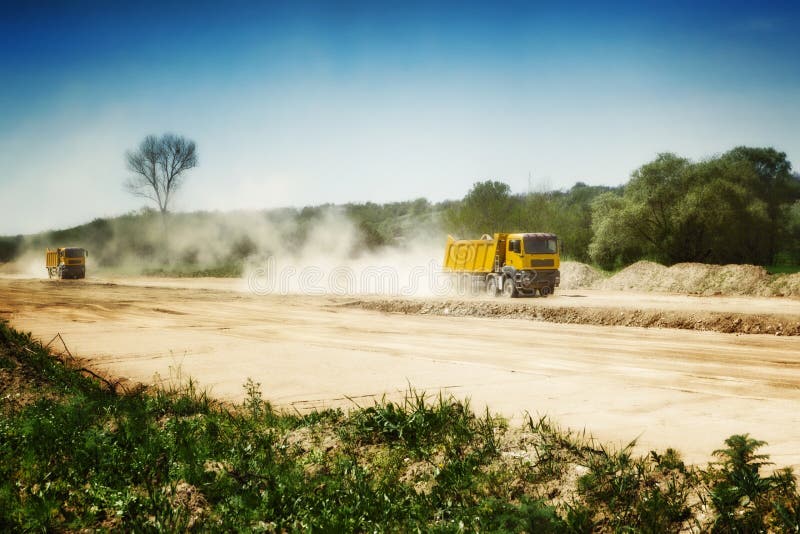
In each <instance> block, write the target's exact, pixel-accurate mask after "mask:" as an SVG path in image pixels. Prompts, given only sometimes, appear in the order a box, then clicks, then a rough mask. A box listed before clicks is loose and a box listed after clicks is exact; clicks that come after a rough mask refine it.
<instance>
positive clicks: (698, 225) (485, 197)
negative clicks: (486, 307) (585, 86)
mask: <svg viewBox="0 0 800 534" xmlns="http://www.w3.org/2000/svg"><path fill="white" fill-rule="evenodd" d="M179 140H180V139H179ZM145 141H147V140H145ZM152 141H158V143H156V145H157V146H166V147H167V148H169V147H170V146H173V145H174V146H178V147H179V149H177V148H176V149H175V150H172V151H171V152H170V151H167V152H164V150H161V151H158V150H149V148H150V145H149V144H147V142H144V143H143V144H142V146H141V147H139V152H138V153H140V154H145V155H146V154H149V153H150V152H153V154H154V157H153V158H151V159H152V161H151V163H150V164H147V165H143V166H141V167H142V169H143V172H145V173H146V172H150V173H151V174H152V173H156V174H154V175H153V176H155V177H156V178H159V179H160V178H161V177H162V175H163V176H169V175H170V172H171V171H172V170H173V169H175V168H177V167H175V166H173V165H167V166H166V167H164V162H170V161H174V160H175V158H167V157H164V156H159V154H162V153H166V154H168V155H169V154H177V155H178V156H180V158H183V159H180V158H179V159H180V161H184V160H185V159H186V158H189V161H190V163H191V164H192V165H188V166H187V165H184V166H183V168H184V170H185V169H186V168H191V166H193V165H194V163H195V162H196V153H195V148H194V145H193V143H191V142H189V141H187V142H186V143H182V144H181V143H177V141H175V142H173V143H171V144H170V142H171V141H174V139H173V137H170V136H169V135H167V136H162V139H157V138H154V139H153V140H152ZM162 141H163V142H162ZM151 144H152V143H151ZM146 149H147V150H146ZM135 155H136V153H134V154H133V155H132V154H128V156H127V157H128V160H129V161H128V163H129V169H131V170H134V167H133V165H132V164H131V161H130V160H131V158H133V157H134V156H135ZM134 159H135V158H134ZM136 161H137V162H138V160H136ZM146 161H150V160H146ZM160 166H161V167H163V169H161V170H159V169H160ZM179 167H180V166H179ZM148 169H149V171H148ZM164 169H166V174H164ZM159 172H160V173H161V174H158V173H159ZM139 176H141V174H140V175H139ZM155 183H156V184H158V183H161V182H160V181H159V180H155ZM170 184H172V185H173V186H175V185H180V181H179V180H173V181H172V182H170ZM126 185H128V184H126ZM141 185H143V186H144V188H143V189H142V191H143V192H154V191H155V189H153V186H152V184H151V182H146V183H144V184H141ZM174 189H175V188H174V187H173V190H174ZM129 190H131V189H130V185H129ZM143 196H144V195H143ZM158 198H159V197H158V196H156V200H157V199H158ZM160 198H162V199H164V198H171V197H170V196H164V195H162V196H161V197H160ZM157 207H158V210H150V209H144V210H141V211H139V212H134V213H131V214H128V215H124V216H121V217H117V218H113V219H96V220H94V221H92V222H91V223H89V224H85V225H81V226H78V227H75V228H70V229H66V230H60V231H53V232H44V233H41V234H35V235H30V236H9V237H0V262H6V261H12V260H13V259H15V258H16V257H19V256H20V255H21V254H22V253H24V252H25V251H26V250H33V251H36V252H37V253H38V251H39V250H40V249H41V248H43V247H45V246H66V245H69V246H83V247H85V248H88V249H89V250H92V251H93V255H92V257H93V260H94V261H95V262H97V263H98V264H99V265H101V266H107V267H110V268H113V267H114V266H115V264H116V263H119V262H120V261H121V258H123V257H124V256H125V255H126V254H129V255H133V256H135V257H137V258H140V259H143V260H147V261H150V262H156V263H157V261H159V256H160V254H159V250H160V249H161V248H163V246H164V244H165V241H166V240H165V236H164V235H163V233H162V232H163V224H164V216H165V214H166V212H167V206H166V204H164V205H162V204H159V205H158V206H157ZM331 209H336V210H339V211H340V212H341V213H342V214H343V215H344V216H346V217H347V218H349V219H350V220H351V222H352V223H353V226H354V227H355V228H356V230H357V233H358V243H356V244H355V247H354V250H353V254H358V253H360V252H361V251H364V250H377V249H380V248H382V247H385V246H403V245H406V244H419V243H422V242H424V243H429V244H433V243H439V242H442V243H443V237H444V235H445V234H447V233H451V234H453V235H455V236H457V237H462V238H478V237H480V236H481V235H482V234H485V233H489V234H491V233H494V232H501V231H506V232H514V231H533V232H553V233H555V234H558V235H559V236H560V237H561V239H562V241H563V243H564V245H565V254H564V255H565V257H566V258H569V259H572V260H576V261H582V262H586V263H592V264H594V265H597V266H599V267H602V268H604V269H609V270H611V269H617V268H620V267H624V266H625V265H628V264H631V263H633V262H636V261H638V260H641V259H648V260H652V261H657V262H660V263H663V264H667V265H669V264H674V263H678V262H685V261H693V262H708V263H720V264H724V263H752V264H757V265H800V176H799V175H798V174H795V173H793V172H792V166H791V163H790V162H789V161H788V160H787V157H786V154H784V153H782V152H778V151H776V150H775V149H773V148H751V147H737V148H734V149H733V150H730V151H728V152H726V153H724V154H722V155H718V156H715V157H712V158H708V159H704V160H702V161H691V160H689V159H687V158H684V157H681V156H678V155H676V154H672V153H665V154H660V155H658V156H657V157H656V158H655V159H654V160H653V161H650V162H648V163H645V164H644V165H642V166H641V167H639V168H638V169H637V170H636V171H634V172H633V174H632V175H631V178H630V180H629V181H628V182H627V183H626V184H624V185H622V186H619V187H605V186H590V185H586V184H585V183H580V182H579V183H577V184H575V185H574V186H572V187H571V188H569V189H566V190H560V191H538V192H530V193H526V194H514V193H512V191H511V188H510V186H509V185H508V184H506V183H504V182H502V181H498V180H486V181H481V182H477V183H475V184H474V186H473V187H472V188H471V189H470V190H469V191H468V192H467V194H466V195H465V196H464V197H463V198H462V199H459V200H450V201H443V202H430V201H428V200H426V199H424V198H418V199H415V200H410V201H404V202H392V203H387V204H377V203H372V202H367V203H351V204H345V205H341V206H333V205H322V206H309V207H305V208H285V209H278V210H263V211H258V212H251V213H230V214H224V213H207V212H205V213H204V212H197V213H176V214H173V215H171V216H170V219H171V220H172V223H171V225H172V233H174V234H175V240H174V243H173V248H175V249H176V252H175V253H174V254H173V255H172V256H171V257H170V259H169V261H170V262H171V263H179V264H181V265H182V267H185V268H186V269H187V270H189V271H191V269H192V268H193V266H200V265H205V266H208V265H209V264H220V265H223V264H224V265H233V264H237V262H240V261H241V260H243V259H245V258H246V257H248V255H252V254H254V253H263V252H265V251H262V250H259V246H258V243H259V242H260V241H262V240H261V239H259V236H258V235H255V234H257V232H259V230H258V229H259V228H263V226H264V225H263V224H262V223H263V222H265V221H266V222H267V223H269V224H270V225H271V227H272V228H277V229H279V230H280V232H281V236H280V238H281V239H282V240H285V241H286V242H292V243H298V244H300V243H302V242H304V241H305V240H306V239H309V238H311V237H313V236H309V235H308V233H309V231H310V229H312V228H314V227H315V222H317V221H319V220H321V219H322V217H324V215H325V213H326V212H327V211H328V210H331ZM190 234H191V237H192V239H193V240H195V241H197V243H195V242H189V241H187V239H186V238H185V237H184V236H186V235H190ZM251 234H252V235H251ZM223 236H224V237H223ZM219 241H224V243H223V245H225V246H224V247H221V246H217V247H214V250H215V254H213V255H211V256H212V257H210V258H208V256H209V254H205V256H206V259H205V260H204V259H203V255H204V254H203V253H204V252H207V251H208V249H209V248H210V244H212V243H217V242H219ZM198 243H199V244H198ZM267 252H268V251H267ZM151 260H152V261H151ZM160 261H161V262H163V261H164V259H163V258H162V259H161V260H160ZM212 266H213V265H212ZM226 271H230V272H234V271H235V270H231V269H227V268H226Z"/></svg>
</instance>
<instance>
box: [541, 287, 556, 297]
mask: <svg viewBox="0 0 800 534" xmlns="http://www.w3.org/2000/svg"><path fill="white" fill-rule="evenodd" d="M552 293H553V288H552V287H550V286H544V287H542V288H540V289H539V294H540V295H541V296H543V297H546V296H547V295H551V294H552Z"/></svg>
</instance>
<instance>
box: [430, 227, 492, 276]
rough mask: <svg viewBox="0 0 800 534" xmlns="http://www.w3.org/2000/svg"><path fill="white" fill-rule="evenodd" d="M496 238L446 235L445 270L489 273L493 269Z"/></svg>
mask: <svg viewBox="0 0 800 534" xmlns="http://www.w3.org/2000/svg"><path fill="white" fill-rule="evenodd" d="M497 243H498V240H496V239H492V238H490V237H489V236H484V238H483V239H460V240H455V239H453V236H447V244H446V245H445V249H444V262H443V263H442V265H443V267H444V270H445V271H452V272H465V273H490V272H492V271H493V270H494V264H495V258H496V257H497V255H498V251H497Z"/></svg>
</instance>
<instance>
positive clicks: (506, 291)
mask: <svg viewBox="0 0 800 534" xmlns="http://www.w3.org/2000/svg"><path fill="white" fill-rule="evenodd" d="M503 296H504V297H506V298H509V299H511V298H514V297H516V296H517V284H515V283H514V280H512V279H511V278H506V279H505V280H504V281H503Z"/></svg>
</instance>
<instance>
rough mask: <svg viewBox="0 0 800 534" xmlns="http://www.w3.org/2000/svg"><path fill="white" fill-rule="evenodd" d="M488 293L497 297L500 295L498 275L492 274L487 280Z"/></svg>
mask: <svg viewBox="0 0 800 534" xmlns="http://www.w3.org/2000/svg"><path fill="white" fill-rule="evenodd" d="M486 294H487V295H488V296H490V297H496V296H498V295H500V288H499V287H497V277H496V276H490V277H489V278H488V279H487V280H486Z"/></svg>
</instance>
